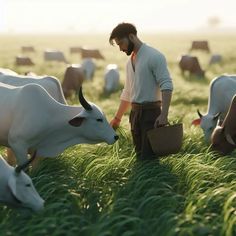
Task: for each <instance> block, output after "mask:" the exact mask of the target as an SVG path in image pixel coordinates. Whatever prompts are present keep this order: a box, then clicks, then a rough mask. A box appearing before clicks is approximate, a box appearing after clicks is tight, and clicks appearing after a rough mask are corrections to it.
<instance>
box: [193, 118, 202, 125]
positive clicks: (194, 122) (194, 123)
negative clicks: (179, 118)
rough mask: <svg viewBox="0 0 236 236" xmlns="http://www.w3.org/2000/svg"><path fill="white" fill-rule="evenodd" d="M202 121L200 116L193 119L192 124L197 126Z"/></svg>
mask: <svg viewBox="0 0 236 236" xmlns="http://www.w3.org/2000/svg"><path fill="white" fill-rule="evenodd" d="M200 123H201V118H198V119H195V120H193V121H192V125H195V126H197V125H200Z"/></svg>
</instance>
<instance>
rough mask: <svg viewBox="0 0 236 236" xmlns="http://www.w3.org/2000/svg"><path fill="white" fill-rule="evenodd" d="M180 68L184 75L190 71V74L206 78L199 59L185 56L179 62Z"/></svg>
mask: <svg viewBox="0 0 236 236" xmlns="http://www.w3.org/2000/svg"><path fill="white" fill-rule="evenodd" d="M179 67H180V69H181V71H182V73H184V72H185V71H188V72H189V73H190V74H195V75H199V76H204V71H203V70H202V68H201V66H200V64H199V61H198V59H197V57H193V56H189V55H183V56H182V57H181V59H180V61H179Z"/></svg>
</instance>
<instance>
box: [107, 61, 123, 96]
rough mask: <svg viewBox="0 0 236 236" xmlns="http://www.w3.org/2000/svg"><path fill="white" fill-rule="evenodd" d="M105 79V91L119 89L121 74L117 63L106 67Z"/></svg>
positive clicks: (109, 91)
mask: <svg viewBox="0 0 236 236" xmlns="http://www.w3.org/2000/svg"><path fill="white" fill-rule="evenodd" d="M104 80H105V85H104V90H105V92H107V93H111V92H114V91H115V90H117V89H118V86H119V80H120V74H119V70H118V67H117V65H116V64H109V65H107V67H106V69H105V75H104Z"/></svg>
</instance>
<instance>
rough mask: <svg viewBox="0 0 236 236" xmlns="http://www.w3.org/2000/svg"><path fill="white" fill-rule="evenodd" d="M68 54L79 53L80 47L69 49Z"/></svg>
mask: <svg viewBox="0 0 236 236" xmlns="http://www.w3.org/2000/svg"><path fill="white" fill-rule="evenodd" d="M70 53H81V47H71V48H70Z"/></svg>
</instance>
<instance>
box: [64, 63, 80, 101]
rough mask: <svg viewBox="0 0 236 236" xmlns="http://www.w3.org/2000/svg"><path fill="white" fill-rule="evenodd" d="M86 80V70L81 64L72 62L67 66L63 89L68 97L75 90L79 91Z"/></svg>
mask: <svg viewBox="0 0 236 236" xmlns="http://www.w3.org/2000/svg"><path fill="white" fill-rule="evenodd" d="M83 81H84V70H83V68H82V67H81V65H79V64H72V65H70V66H68V67H67V68H66V71H65V75H64V80H63V82H62V90H63V93H64V96H65V97H66V98H67V97H69V96H71V95H72V93H73V91H75V92H77V91H79V89H80V87H81V85H82V83H83Z"/></svg>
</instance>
